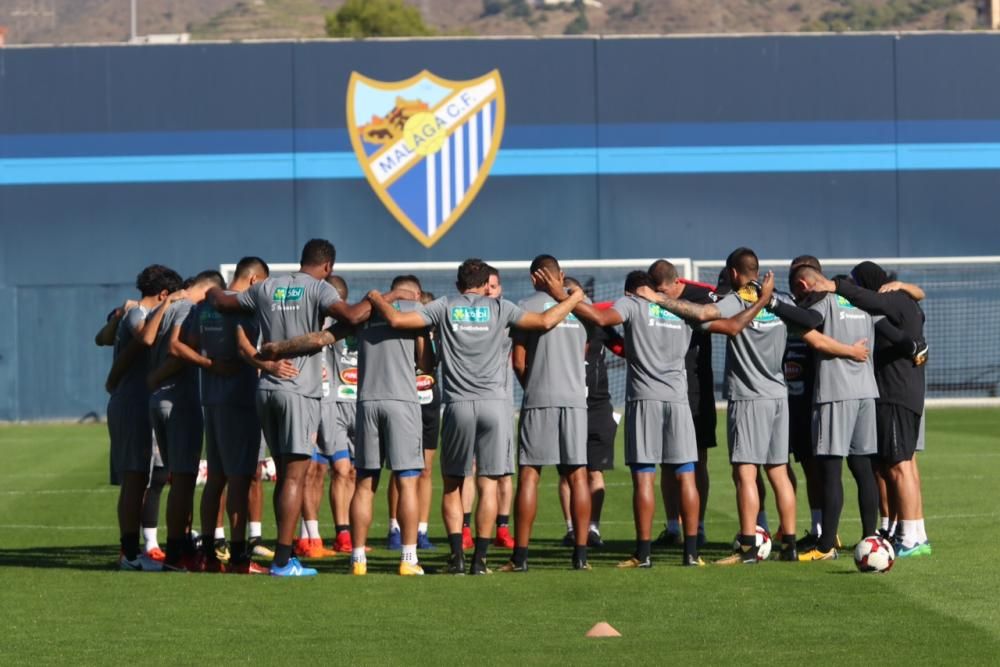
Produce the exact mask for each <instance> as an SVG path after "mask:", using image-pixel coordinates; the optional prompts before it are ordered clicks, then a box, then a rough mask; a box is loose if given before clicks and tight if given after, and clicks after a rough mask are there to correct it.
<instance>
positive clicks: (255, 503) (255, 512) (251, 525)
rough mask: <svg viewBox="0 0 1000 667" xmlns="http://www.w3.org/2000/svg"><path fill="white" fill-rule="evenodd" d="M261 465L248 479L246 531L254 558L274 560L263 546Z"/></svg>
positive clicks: (271, 554)
mask: <svg viewBox="0 0 1000 667" xmlns="http://www.w3.org/2000/svg"><path fill="white" fill-rule="evenodd" d="M262 471H263V463H260V464H258V465H257V471H256V473H255V474H254V476H253V477H251V478H250V493H249V498H248V502H247V518H248V519H249V521H248V522H247V531H248V533H249V535H248V537H249V549H250V552H251V553H252V554H253V555H254V556H259V557H261V558H269V559H270V558H274V552H273V551H271V550H270V549H268V548H267V547H266V546H264V536H263V526H262V522H263V518H264V486H263V480H262V479H261V476H262V474H263V472H262Z"/></svg>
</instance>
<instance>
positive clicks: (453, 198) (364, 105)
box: [347, 70, 505, 248]
mask: <svg viewBox="0 0 1000 667" xmlns="http://www.w3.org/2000/svg"><path fill="white" fill-rule="evenodd" d="M504 118H505V108H504V91H503V82H502V81H501V79H500V72H499V71H497V70H493V71H492V72H489V73H488V74H485V75H483V76H481V77H479V78H478V79H472V80H469V81H450V80H448V79H442V78H441V77H439V76H436V75H434V74H432V73H430V72H428V71H427V70H424V71H422V72H420V73H419V74H417V75H416V76H414V77H412V78H409V79H406V80H405V81H397V82H385V81H376V80H375V79H370V78H368V77H366V76H363V75H361V74H359V73H357V72H354V73H353V74H352V75H351V80H350V83H349V84H348V87H347V125H348V131H349V133H350V135H351V145H352V146H353V147H354V153H355V154H356V155H357V158H358V161H359V162H360V163H361V168H362V170H363V171H364V174H365V177H366V178H367V179H368V183H369V184H371V186H372V189H373V190H375V194H376V195H378V197H379V199H381V200H382V203H383V204H385V206H386V208H388V209H389V212H390V213H392V215H393V216H394V217H395V218H396V220H398V221H399V223H400V224H401V225H403V227H404V228H406V230H407V231H408V232H410V233H411V234H412V235H413V236H414V237H415V238H416V239H417V240H418V241H420V243H422V244H423V245H424V246H425V247H428V248H429V247H431V246H432V245H434V244H435V243H437V241H438V240H439V239H440V238H441V237H442V236H444V234H445V233H446V232H447V231H448V230H449V229H450V228H451V226H452V225H454V224H455V222H457V221H458V219H459V218H460V217H461V216H462V214H463V213H464V212H465V210H466V209H467V208H468V207H469V205H470V204H471V203H472V200H473V199H475V197H476V195H477V194H478V193H479V190H480V188H482V186H483V183H484V182H485V181H486V177H487V176H488V175H489V172H490V168H491V167H492V166H493V161H494V160H495V159H496V156H497V151H498V150H499V148H500V141H501V139H502V137H503V127H504Z"/></svg>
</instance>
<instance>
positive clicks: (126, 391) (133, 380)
mask: <svg viewBox="0 0 1000 667" xmlns="http://www.w3.org/2000/svg"><path fill="white" fill-rule="evenodd" d="M147 315H149V310H148V309H146V308H143V307H142V306H137V307H135V308H132V309H131V310H129V311H128V312H127V313H125V316H124V317H122V319H121V320H120V321H119V322H118V328H117V329H116V330H115V347H114V358H115V359H117V358H118V355H119V354H121V353H122V352H123V351H124V350H125V348H126V347H128V345H129V343H131V342H132V341H133V340H135V336H136V333H137V331H138V329H139V327H140V326H142V323H143V321H144V320H145V319H146V317H147ZM148 372H149V349H148V348H146V347H145V346H143V347H142V348H141V349H140V350H139V353H138V354H137V355H135V358H134V359H133V361H132V365H131V366H129V367H128V369H127V370H126V371H125V374H124V375H122V377H121V380H120V381H119V382H118V386H117V387H115V391H114V394H113V395H114V396H118V397H120V398H128V399H133V398H134V399H136V400H140V401H146V400H148V399H149V389H148V388H147V387H146V374H147V373H148Z"/></svg>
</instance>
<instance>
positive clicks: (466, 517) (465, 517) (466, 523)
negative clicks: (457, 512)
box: [462, 512, 472, 528]
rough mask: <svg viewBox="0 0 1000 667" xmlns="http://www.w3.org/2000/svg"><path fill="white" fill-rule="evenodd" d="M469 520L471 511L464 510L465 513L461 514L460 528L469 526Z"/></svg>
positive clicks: (470, 519)
mask: <svg viewBox="0 0 1000 667" xmlns="http://www.w3.org/2000/svg"><path fill="white" fill-rule="evenodd" d="M471 521H472V512H466V513H465V514H463V515H462V528H465V527H467V526H471V525H472V524H471V523H470V522H471Z"/></svg>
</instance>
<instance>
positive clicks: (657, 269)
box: [648, 259, 678, 287]
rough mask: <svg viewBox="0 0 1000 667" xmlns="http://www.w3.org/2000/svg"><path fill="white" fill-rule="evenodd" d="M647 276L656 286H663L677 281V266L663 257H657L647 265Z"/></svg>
mask: <svg viewBox="0 0 1000 667" xmlns="http://www.w3.org/2000/svg"><path fill="white" fill-rule="evenodd" d="M648 273H649V277H650V279H651V280H652V281H653V285H655V286H656V287H665V286H668V285H673V284H674V283H675V282H677V278H678V273H677V267H676V266H674V265H673V263H672V262H668V261H667V260H665V259H658V260H656V261H655V262H653V263H652V264H650V265H649V271H648Z"/></svg>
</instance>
